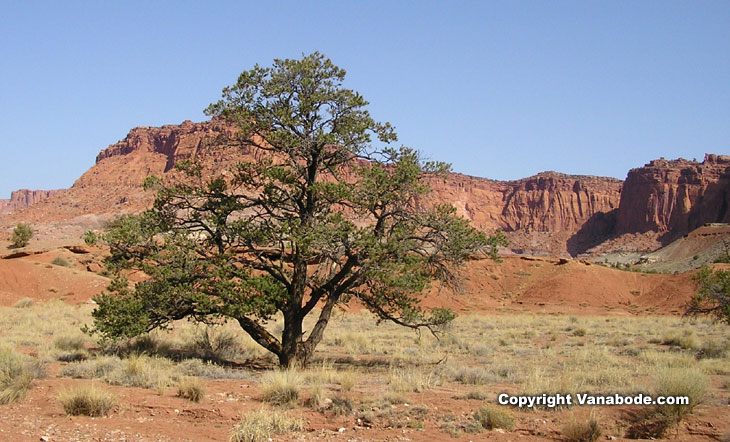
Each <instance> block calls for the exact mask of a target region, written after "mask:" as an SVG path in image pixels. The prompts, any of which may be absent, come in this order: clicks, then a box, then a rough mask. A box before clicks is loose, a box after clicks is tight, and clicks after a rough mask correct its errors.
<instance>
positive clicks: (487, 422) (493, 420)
mask: <svg viewBox="0 0 730 442" xmlns="http://www.w3.org/2000/svg"><path fill="white" fill-rule="evenodd" d="M474 419H475V420H476V421H477V422H479V424H480V425H481V426H482V427H483V428H485V429H487V430H494V429H495V428H502V429H504V430H511V429H512V428H514V426H515V418H514V417H513V416H512V413H510V412H509V411H508V410H505V409H503V408H500V407H497V406H494V405H485V406H483V407H480V408H479V409H478V410H477V411H475V412H474Z"/></svg>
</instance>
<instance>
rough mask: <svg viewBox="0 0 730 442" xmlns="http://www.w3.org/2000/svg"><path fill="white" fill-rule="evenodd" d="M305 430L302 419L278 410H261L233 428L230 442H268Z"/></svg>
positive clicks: (245, 416) (248, 414) (252, 413)
mask: <svg viewBox="0 0 730 442" xmlns="http://www.w3.org/2000/svg"><path fill="white" fill-rule="evenodd" d="M303 428H304V425H303V422H302V421H301V420H300V419H297V418H293V417H290V416H288V415H286V414H284V413H283V412H281V411H278V410H266V409H263V408H262V409H260V410H257V411H253V412H249V413H246V414H245V415H244V416H243V417H242V418H241V420H240V421H239V422H238V423H237V424H236V426H235V427H233V431H232V432H231V434H230V436H229V438H228V440H229V441H230V442H267V441H269V440H270V439H271V438H273V437H274V436H276V435H283V434H287V433H291V432H295V431H301V430H302V429H303Z"/></svg>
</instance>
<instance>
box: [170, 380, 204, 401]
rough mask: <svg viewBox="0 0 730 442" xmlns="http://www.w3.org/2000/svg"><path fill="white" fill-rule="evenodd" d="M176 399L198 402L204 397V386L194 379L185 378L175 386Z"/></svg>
mask: <svg viewBox="0 0 730 442" xmlns="http://www.w3.org/2000/svg"><path fill="white" fill-rule="evenodd" d="M177 397H181V398H184V399H187V400H189V401H192V402H200V401H201V400H203V398H204V397H205V386H204V385H203V383H202V382H201V381H200V380H199V379H196V378H185V379H183V380H182V381H180V382H179V383H178V384H177Z"/></svg>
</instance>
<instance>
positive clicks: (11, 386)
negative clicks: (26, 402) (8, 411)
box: [0, 349, 41, 405]
mask: <svg viewBox="0 0 730 442" xmlns="http://www.w3.org/2000/svg"><path fill="white" fill-rule="evenodd" d="M40 374H41V368H40V365H39V364H38V363H37V362H35V361H32V360H30V359H29V358H28V357H26V356H23V355H20V354H18V353H15V352H13V351H11V350H7V349H0V405H2V404H9V403H12V402H17V401H21V400H23V399H25V396H26V395H27V394H28V391H29V390H30V388H31V387H32V386H33V380H34V379H35V378H37V377H39V376H40Z"/></svg>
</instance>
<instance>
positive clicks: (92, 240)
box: [81, 230, 99, 246]
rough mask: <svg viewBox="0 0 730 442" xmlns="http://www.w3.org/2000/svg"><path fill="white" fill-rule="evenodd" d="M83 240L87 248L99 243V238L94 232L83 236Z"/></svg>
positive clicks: (90, 231)
mask: <svg viewBox="0 0 730 442" xmlns="http://www.w3.org/2000/svg"><path fill="white" fill-rule="evenodd" d="M81 239H83V240H84V242H85V243H86V245H87V246H93V245H95V244H96V243H97V242H98V241H99V237H98V236H97V235H96V233H94V232H93V231H92V230H87V231H86V232H84V234H83V235H81Z"/></svg>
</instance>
